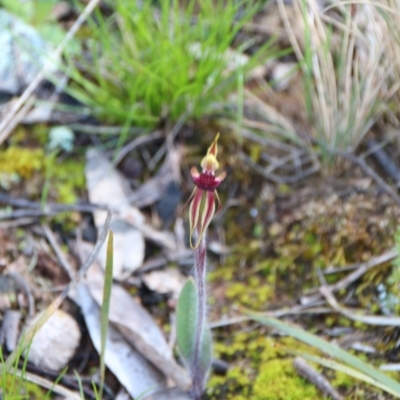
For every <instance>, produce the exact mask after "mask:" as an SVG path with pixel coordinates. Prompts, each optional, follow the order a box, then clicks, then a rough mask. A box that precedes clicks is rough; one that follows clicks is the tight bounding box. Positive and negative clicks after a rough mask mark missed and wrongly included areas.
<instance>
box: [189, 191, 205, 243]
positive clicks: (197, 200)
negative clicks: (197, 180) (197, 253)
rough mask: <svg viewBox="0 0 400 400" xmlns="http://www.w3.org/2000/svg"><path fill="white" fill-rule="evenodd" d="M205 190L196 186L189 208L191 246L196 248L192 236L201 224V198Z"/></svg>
mask: <svg viewBox="0 0 400 400" xmlns="http://www.w3.org/2000/svg"><path fill="white" fill-rule="evenodd" d="M203 193H204V192H203V190H201V189H199V188H197V187H196V188H195V189H194V191H193V200H192V202H191V203H190V208H189V230H190V236H189V239H190V247H192V248H194V247H193V245H192V237H193V233H194V231H195V230H198V224H199V216H200V207H201V199H202V197H203Z"/></svg>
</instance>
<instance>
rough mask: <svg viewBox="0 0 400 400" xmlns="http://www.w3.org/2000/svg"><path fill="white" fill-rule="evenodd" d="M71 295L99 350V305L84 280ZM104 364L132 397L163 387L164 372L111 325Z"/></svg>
mask: <svg viewBox="0 0 400 400" xmlns="http://www.w3.org/2000/svg"><path fill="white" fill-rule="evenodd" d="M71 297H72V298H73V300H74V301H76V302H77V303H78V304H79V306H80V307H81V309H82V313H83V316H84V318H85V322H86V325H87V327H88V330H89V334H90V337H91V339H92V342H93V345H94V346H95V348H96V350H97V351H100V329H101V325H100V307H99V305H98V304H97V303H96V301H94V299H93V297H92V296H91V294H90V292H89V290H88V288H87V286H86V285H85V284H83V283H79V284H78V285H77V287H76V291H74V292H73V293H71ZM105 363H106V365H107V367H108V368H109V369H110V370H111V371H112V373H113V374H114V375H115V376H116V377H117V379H118V380H119V382H120V383H121V384H122V385H123V386H125V388H126V390H127V391H128V392H129V394H130V395H131V396H132V397H133V398H136V397H139V396H141V395H143V393H145V392H146V393H148V392H149V390H150V393H152V392H153V391H156V390H162V389H163V388H164V387H165V379H164V377H163V375H162V374H161V373H160V372H159V371H158V370H157V369H156V368H155V367H154V366H153V365H151V364H150V363H149V362H148V361H147V360H146V359H145V358H144V357H143V356H142V355H141V354H140V353H139V352H138V351H136V350H135V349H134V348H133V347H132V346H131V345H129V344H128V343H127V342H126V340H125V339H124V338H123V337H122V335H121V334H120V333H119V332H118V331H117V330H116V329H115V328H114V327H113V326H112V325H110V326H109V328H108V334H107V340H106V350H105Z"/></svg>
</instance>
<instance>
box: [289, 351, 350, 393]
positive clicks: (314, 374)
mask: <svg viewBox="0 0 400 400" xmlns="http://www.w3.org/2000/svg"><path fill="white" fill-rule="evenodd" d="M293 366H294V367H295V368H296V371H297V373H298V374H299V375H300V376H301V377H302V378H304V379H307V380H308V381H309V382H311V383H312V384H313V385H314V386H316V387H317V388H318V389H319V390H320V391H321V392H322V393H323V394H324V395H325V396H329V397H330V398H332V399H333V400H343V397H342V396H341V395H340V394H339V393H338V392H337V391H336V390H335V389H334V388H333V387H332V385H331V384H330V382H329V381H328V380H327V379H326V378H325V377H324V376H323V375H322V374H321V373H320V372H318V371H316V370H315V369H314V368H313V367H312V366H311V365H310V364H309V363H308V362H307V361H306V360H304V358H301V357H296V358H295V359H294V360H293Z"/></svg>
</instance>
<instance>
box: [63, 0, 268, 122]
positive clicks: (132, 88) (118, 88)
mask: <svg viewBox="0 0 400 400" xmlns="http://www.w3.org/2000/svg"><path fill="white" fill-rule="evenodd" d="M179 3H182V2H178V1H177V0H165V1H161V2H157V3H156V4H157V6H154V2H149V1H145V2H143V1H139V0H116V1H115V2H114V7H115V8H114V12H113V14H112V15H111V16H110V17H108V18H106V17H104V16H103V15H102V14H101V13H100V12H97V14H96V15H95V19H93V20H91V22H90V39H89V40H87V48H88V53H87V54H86V55H85V56H84V57H80V58H79V59H78V60H74V59H72V58H70V59H69V61H70V62H69V64H70V69H69V73H70V76H71V84H70V88H69V90H70V92H71V94H72V95H73V96H75V97H76V98H77V99H78V100H80V101H81V102H83V103H84V104H86V105H88V106H90V107H91V108H92V110H93V111H94V112H95V113H96V114H97V115H99V116H100V117H102V118H105V119H106V120H108V121H110V122H112V123H117V122H118V123H122V124H126V123H127V122H128V124H129V125H131V124H132V125H139V126H154V125H155V124H157V123H158V121H159V120H160V118H164V117H168V118H170V119H171V120H175V121H176V120H177V119H179V118H180V117H182V115H185V116H193V117H195V118H196V117H200V116H203V115H206V114H208V113H211V112H215V110H216V107H217V106H220V105H221V104H222V103H223V102H224V101H225V98H226V96H227V94H229V93H230V92H232V91H234V90H236V89H237V86H238V85H240V84H243V77H242V74H246V72H248V71H249V69H250V68H252V67H253V66H254V65H255V62H256V60H257V59H258V58H257V57H258V56H259V55H260V54H261V53H262V54H264V55H265V51H264V50H266V49H269V50H271V46H272V41H271V42H268V43H267V44H266V45H265V46H263V47H262V51H261V50H260V51H259V52H258V53H256V55H254V56H252V57H251V58H250V59H247V58H246V57H244V51H245V50H246V48H248V47H249V46H250V45H252V44H254V43H253V41H248V42H246V43H244V44H242V45H241V47H240V48H237V49H236V50H235V52H234V53H233V54H232V52H231V51H230V46H231V45H232V43H233V41H234V39H235V37H236V35H237V33H238V32H239V30H240V29H241V27H243V25H244V24H246V23H247V22H249V21H250V19H251V18H252V16H253V15H254V14H255V13H256V11H257V10H258V9H259V7H260V6H261V5H262V4H263V3H265V2H262V1H259V0H258V1H257V0H251V1H237V0H224V1H221V0H217V1H215V0H190V1H188V2H184V3H185V4H184V5H182V4H179ZM221 16H223V18H222V17H221ZM271 54H272V51H271V53H270V55H271ZM245 58H246V60H245ZM77 66H78V67H79V68H78V67H77Z"/></svg>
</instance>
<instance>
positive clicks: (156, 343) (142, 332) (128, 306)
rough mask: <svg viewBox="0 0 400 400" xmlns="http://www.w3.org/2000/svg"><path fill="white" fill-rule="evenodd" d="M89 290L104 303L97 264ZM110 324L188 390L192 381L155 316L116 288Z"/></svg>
mask: <svg viewBox="0 0 400 400" xmlns="http://www.w3.org/2000/svg"><path fill="white" fill-rule="evenodd" d="M87 280H88V282H89V283H88V289H89V291H90V294H91V295H92V297H93V298H94V299H95V301H96V302H97V304H99V305H100V304H101V303H102V300H103V281H104V277H103V276H102V271H101V270H100V268H98V267H96V264H93V265H92V267H91V268H90V269H89V271H88V274H87ZM109 319H110V322H111V323H112V324H113V326H115V327H116V328H118V330H119V331H120V332H121V333H122V335H123V336H124V337H125V338H126V340H128V341H129V342H130V343H132V344H133V345H134V346H135V348H136V349H137V350H138V351H140V353H141V354H143V356H145V357H146V358H147V359H148V360H149V361H151V362H152V363H153V364H154V365H155V366H157V368H159V369H160V370H161V371H162V372H163V373H164V374H165V375H166V376H167V377H169V378H171V379H172V380H173V381H174V382H175V383H176V384H177V385H178V386H179V388H180V389H182V390H188V389H189V387H190V385H191V380H190V378H189V376H188V374H187V372H186V371H185V370H184V369H183V368H182V367H180V366H179V365H178V363H177V362H176V361H175V359H174V357H173V354H172V351H171V349H170V347H169V345H168V343H167V341H166V339H165V337H164V335H163V333H162V331H161V329H160V328H159V327H158V325H157V324H156V323H155V322H154V320H153V318H152V317H151V315H150V314H149V313H148V312H147V311H146V310H145V309H144V308H143V307H142V306H141V305H140V304H138V303H137V302H136V301H135V300H134V299H133V298H132V296H131V295H130V294H129V293H128V292H127V291H126V290H125V289H124V288H122V287H121V286H120V285H118V284H113V286H112V289H111V301H110V313H109Z"/></svg>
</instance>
